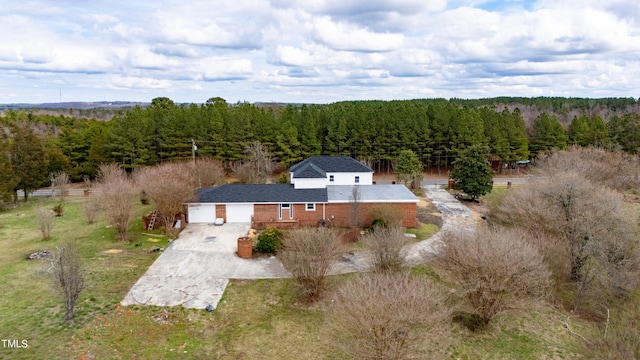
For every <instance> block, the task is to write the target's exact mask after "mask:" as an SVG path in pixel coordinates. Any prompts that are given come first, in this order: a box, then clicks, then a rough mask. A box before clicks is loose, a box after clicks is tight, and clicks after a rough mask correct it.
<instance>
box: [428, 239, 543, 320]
mask: <svg viewBox="0 0 640 360" xmlns="http://www.w3.org/2000/svg"><path fill="white" fill-rule="evenodd" d="M443 243H444V244H443V246H442V247H441V249H440V252H439V254H438V258H437V259H436V264H437V266H439V267H440V269H442V270H444V272H445V275H446V276H448V277H449V279H448V281H449V282H451V283H453V284H457V285H458V291H457V292H458V294H459V295H460V297H461V298H463V299H466V303H467V306H464V307H463V309H461V310H465V309H468V310H470V311H469V313H470V314H472V315H471V318H472V319H474V321H472V323H473V324H474V326H473V328H472V329H471V330H474V329H475V330H480V329H482V328H484V327H485V326H486V325H488V324H489V322H490V321H491V319H492V318H493V317H494V316H495V315H496V314H498V313H499V312H501V311H503V310H505V309H506V308H509V307H512V306H514V304H515V302H516V300H517V299H519V298H524V297H530V298H535V297H543V296H544V295H545V294H546V293H547V291H548V289H549V287H550V286H551V285H552V281H551V273H550V271H549V270H547V267H546V266H545V264H544V262H543V257H542V255H540V253H539V252H538V251H537V249H536V248H535V247H534V246H533V245H531V244H530V243H529V242H528V241H527V240H525V235H524V234H522V233H521V232H518V231H514V230H507V229H502V228H489V229H486V228H478V229H477V230H476V231H475V233H473V234H471V233H457V234H453V233H446V234H445V235H444V237H443ZM463 323H468V322H467V321H463Z"/></svg>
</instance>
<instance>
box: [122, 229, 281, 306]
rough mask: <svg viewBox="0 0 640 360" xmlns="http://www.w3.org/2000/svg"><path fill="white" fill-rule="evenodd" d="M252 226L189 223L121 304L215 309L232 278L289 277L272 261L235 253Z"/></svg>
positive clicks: (279, 265) (277, 262)
mask: <svg viewBox="0 0 640 360" xmlns="http://www.w3.org/2000/svg"><path fill="white" fill-rule="evenodd" d="M249 227H250V225H249V224H224V225H223V226H212V225H208V224H189V225H188V226H187V228H186V229H184V230H183V231H182V233H180V237H179V238H178V239H177V240H175V241H174V242H173V243H172V244H171V246H169V248H167V249H166V250H165V251H164V252H163V253H162V254H161V255H160V256H159V257H158V259H156V261H155V262H154V263H153V264H152V265H151V266H150V267H149V269H148V270H147V272H146V273H145V274H144V275H143V276H142V277H141V278H140V279H139V280H138V281H137V282H136V283H135V285H134V286H133V287H132V288H131V290H130V291H129V293H128V294H127V296H126V297H125V298H124V300H123V301H122V302H121V304H122V305H135V304H139V305H156V306H175V305H182V306H184V307H187V308H198V309H203V308H205V307H206V306H207V305H212V306H213V307H214V308H215V307H216V304H217V303H218V301H219V300H220V298H221V297H222V294H223V293H224V290H225V288H226V286H227V283H228V282H229V279H258V278H260V279H263V278H281V277H287V276H288V273H287V271H286V270H285V269H284V268H283V267H282V264H281V263H280V262H279V261H278V260H276V259H275V258H273V257H271V258H260V259H242V258H239V257H238V256H237V255H236V254H235V253H236V251H237V239H238V237H241V236H245V235H246V234H247V232H248V231H249Z"/></svg>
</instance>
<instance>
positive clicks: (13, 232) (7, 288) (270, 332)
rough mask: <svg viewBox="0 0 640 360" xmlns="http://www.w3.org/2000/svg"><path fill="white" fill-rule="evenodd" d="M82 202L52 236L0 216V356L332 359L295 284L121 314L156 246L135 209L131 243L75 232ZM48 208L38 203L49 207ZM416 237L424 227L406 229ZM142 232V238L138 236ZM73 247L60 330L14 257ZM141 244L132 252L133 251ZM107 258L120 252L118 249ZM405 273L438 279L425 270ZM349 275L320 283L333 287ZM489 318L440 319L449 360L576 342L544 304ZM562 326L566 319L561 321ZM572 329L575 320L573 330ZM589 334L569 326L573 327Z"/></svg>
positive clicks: (32, 271)
mask: <svg viewBox="0 0 640 360" xmlns="http://www.w3.org/2000/svg"><path fill="white" fill-rule="evenodd" d="M82 201H83V199H82V198H71V199H69V200H68V201H67V202H66V205H65V213H64V216H62V217H60V218H56V224H55V227H54V229H53V236H52V239H51V240H49V241H43V240H41V236H40V233H39V231H38V230H37V229H36V227H35V222H34V217H33V208H34V206H35V205H36V204H37V203H38V202H37V201H34V202H29V203H27V204H26V205H22V206H20V207H19V208H17V209H14V210H10V211H4V212H2V213H0V216H1V218H2V227H0V246H1V247H2V251H0V292H1V293H2V296H1V297H0V315H1V316H0V337H1V338H2V339H19V340H23V339H24V340H27V341H28V344H29V347H28V348H26V349H7V348H0V358H3V359H67V358H86V359H132V358H141V359H160V358H162V359H186V358H204V359H258V358H259V359H342V358H344V357H343V356H342V355H341V354H340V353H338V352H337V351H336V350H334V349H333V348H332V347H331V344H330V340H329V338H328V336H327V333H328V328H327V324H326V323H325V316H324V310H323V308H324V307H325V306H328V304H325V303H320V304H317V305H314V306H312V307H308V306H306V305H303V304H300V303H298V302H297V300H296V296H295V289H296V288H295V286H296V285H295V283H294V282H293V281H292V280H290V279H284V280H253V281H248V280H232V281H231V282H230V284H229V286H228V287H227V290H226V292H225V294H224V296H223V298H222V300H221V302H220V304H219V305H218V308H217V309H216V310H214V311H213V312H206V311H204V310H193V309H183V308H181V307H174V308H161V307H151V306H149V307H144V306H131V307H120V306H118V303H119V301H120V300H121V299H122V298H123V297H124V296H125V295H126V293H127V291H128V290H129V289H130V287H131V286H132V285H133V284H134V283H135V281H136V280H137V279H138V278H139V277H140V276H141V275H142V274H143V273H144V272H145V271H146V269H147V268H148V267H149V265H150V264H151V263H152V262H153V261H154V260H155V259H156V258H157V256H158V253H150V252H149V251H150V250H151V249H152V248H154V247H156V246H163V244H164V246H166V242H164V241H166V240H164V239H163V240H161V241H163V242H159V243H156V242H152V241H150V240H155V238H152V237H149V236H147V235H143V234H142V232H143V231H142V230H141V224H140V215H142V214H144V213H145V212H148V211H149V210H150V207H149V206H142V205H137V206H138V208H137V211H138V214H137V216H136V219H137V220H136V221H135V222H134V223H133V224H132V226H131V229H132V232H133V241H132V242H131V243H121V242H118V241H117V240H116V235H115V231H114V230H113V229H112V228H109V227H107V226H106V224H105V222H104V220H99V221H97V222H96V223H95V224H93V225H86V223H85V220H84V217H83V216H82V210H81V209H82V206H81V205H82V204H81V202H82ZM56 203H57V202H56V201H52V200H48V201H44V202H43V204H44V205H47V206H53V205H54V204H56ZM416 231H417V232H418V234H422V235H421V236H427V234H428V233H429V232H431V231H433V229H427V228H426V227H425V228H424V229H423V227H421V228H420V229H416ZM145 232H146V231H145ZM66 240H73V241H76V242H77V243H78V245H79V250H80V252H81V254H82V257H83V263H84V269H85V271H86V289H85V291H84V292H83V293H82V295H81V298H80V302H79V304H78V307H77V311H78V312H77V316H76V318H75V319H74V320H73V321H71V322H70V323H65V322H64V321H63V310H62V306H61V304H62V300H61V298H60V296H59V295H58V294H57V293H56V292H55V291H54V290H53V288H52V286H51V282H50V277H49V276H50V275H49V274H48V272H47V261H46V260H30V261H28V260H25V259H24V258H25V256H26V255H27V254H29V253H31V252H34V251H37V250H43V249H49V250H53V249H55V247H56V246H58V245H60V244H61V243H63V242H64V241H66ZM136 244H141V246H135V245H136ZM107 250H122V251H121V252H119V253H116V252H112V251H110V252H108V251H107ZM413 274H414V276H424V277H427V278H429V279H436V280H437V279H438V276H437V274H435V272H434V271H433V270H432V269H430V267H429V266H427V265H422V266H420V267H418V268H416V269H415V270H414V271H413ZM349 276H350V275H345V276H336V277H332V278H330V280H329V281H330V284H333V285H335V284H337V283H339V282H340V281H344V279H346V278H348V277H349ZM518 309H522V310H516V309H514V310H512V311H509V312H507V313H505V314H503V315H500V316H498V318H497V319H496V322H495V324H494V325H493V326H492V328H491V329H490V330H489V332H487V333H483V334H473V333H470V332H469V331H468V330H466V329H464V328H462V327H461V326H460V325H458V324H455V323H450V324H449V325H448V327H449V329H448V331H449V332H450V333H451V337H450V341H449V342H448V344H447V348H446V352H447V354H448V357H449V358H450V359H488V358H491V359H512V358H519V359H562V358H564V359H574V358H576V357H577V356H576V353H575V352H576V350H575V349H576V346H577V345H576V344H578V342H579V341H580V340H578V339H576V338H575V337H571V335H569V334H568V333H567V331H566V330H565V329H564V328H563V325H562V324H563V323H562V322H563V321H564V319H565V318H566V316H567V314H566V313H565V312H563V311H561V310H558V309H556V308H555V307H553V306H548V305H540V304H537V303H535V304H524V305H523V306H520V307H518ZM572 321H573V320H572ZM572 325H574V323H572ZM585 326H589V324H588V323H585V322H580V321H579V320H577V319H576V320H575V327H576V328H577V329H580V328H581V327H583V328H584V327H585Z"/></svg>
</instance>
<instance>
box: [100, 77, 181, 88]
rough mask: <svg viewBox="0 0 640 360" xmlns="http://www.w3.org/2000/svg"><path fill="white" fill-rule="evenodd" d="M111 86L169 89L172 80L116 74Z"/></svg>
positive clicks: (110, 83)
mask: <svg viewBox="0 0 640 360" xmlns="http://www.w3.org/2000/svg"><path fill="white" fill-rule="evenodd" d="M109 86H110V87H112V88H114V89H119V90H126V89H168V88H170V87H171V82H170V81H168V80H162V79H153V78H140V77H133V76H115V77H113V78H111V80H110V82H109Z"/></svg>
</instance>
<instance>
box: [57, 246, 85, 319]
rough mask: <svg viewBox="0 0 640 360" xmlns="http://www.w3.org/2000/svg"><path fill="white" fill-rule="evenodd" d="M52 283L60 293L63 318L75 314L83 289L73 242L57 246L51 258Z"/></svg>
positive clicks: (82, 276) (78, 259)
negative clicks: (62, 301) (62, 300)
mask: <svg viewBox="0 0 640 360" xmlns="http://www.w3.org/2000/svg"><path fill="white" fill-rule="evenodd" d="M51 270H52V272H53V276H54V284H55V286H56V287H57V288H58V289H59V290H60V292H61V293H62V297H63V299H64V308H65V315H64V318H65V320H67V321H69V320H71V319H72V318H73V315H74V314H75V308H76V305H77V304H78V299H79V298H80V293H81V292H82V290H83V289H84V275H83V272H82V267H81V264H80V254H79V253H78V250H77V248H76V246H75V245H74V244H73V243H70V242H69V243H66V244H65V245H64V246H63V247H59V248H58V251H57V252H55V253H54V256H53V259H52V260H51Z"/></svg>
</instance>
